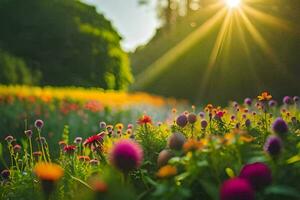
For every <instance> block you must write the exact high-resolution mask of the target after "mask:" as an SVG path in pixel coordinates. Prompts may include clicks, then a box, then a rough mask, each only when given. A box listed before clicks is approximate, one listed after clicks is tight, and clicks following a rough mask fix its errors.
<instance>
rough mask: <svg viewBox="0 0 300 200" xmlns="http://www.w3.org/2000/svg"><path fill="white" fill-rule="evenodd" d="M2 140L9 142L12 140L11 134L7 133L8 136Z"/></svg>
mask: <svg viewBox="0 0 300 200" xmlns="http://www.w3.org/2000/svg"><path fill="white" fill-rule="evenodd" d="M4 140H5V141H6V142H8V143H11V142H12V141H14V137H13V136H11V135H8V136H6V137H5V139H4Z"/></svg>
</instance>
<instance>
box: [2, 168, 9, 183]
mask: <svg viewBox="0 0 300 200" xmlns="http://www.w3.org/2000/svg"><path fill="white" fill-rule="evenodd" d="M1 176H2V178H3V179H5V180H6V179H8V178H9V176H10V171H9V170H8V169H5V170H3V171H2V172H1Z"/></svg>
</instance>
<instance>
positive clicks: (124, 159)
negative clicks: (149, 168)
mask: <svg viewBox="0 0 300 200" xmlns="http://www.w3.org/2000/svg"><path fill="white" fill-rule="evenodd" d="M142 160H143V150H142V148H141V147H140V145H138V144H137V143H136V142H134V141H132V140H130V139H124V140H120V141H118V142H117V143H116V144H115V145H114V147H113V149H112V151H111V152H110V163H111V164H112V165H114V166H115V167H116V168H117V169H119V170H120V171H122V172H124V173H128V172H130V171H132V170H134V169H137V168H138V167H139V166H140V165H141V163H142Z"/></svg>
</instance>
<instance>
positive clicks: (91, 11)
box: [0, 0, 132, 89]
mask: <svg viewBox="0 0 300 200" xmlns="http://www.w3.org/2000/svg"><path fill="white" fill-rule="evenodd" d="M0 24H1V32H0V48H2V49H4V50H6V51H8V52H10V53H11V54H13V55H15V56H17V57H21V58H23V59H24V61H25V63H26V64H27V66H28V67H29V68H30V69H31V70H33V71H40V72H41V74H42V78H41V82H40V83H41V84H42V85H80V86H99V87H102V88H105V89H125V88H126V87H127V85H128V84H129V83H130V82H131V81H132V76H131V72H130V68H129V61H128V57H127V55H126V53H125V52H123V50H122V49H121V47H120V39H121V38H120V36H119V35H118V33H117V32H116V31H115V30H114V28H113V27H112V25H111V23H110V22H109V21H108V20H107V19H105V17H104V16H103V15H101V14H99V13H97V12H96V9H95V7H92V6H88V5H85V4H83V3H81V2H79V1H74V0H64V1H61V0H28V1H18V0H9V1H1V4H0Z"/></svg>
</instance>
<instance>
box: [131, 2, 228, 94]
mask: <svg viewBox="0 0 300 200" xmlns="http://www.w3.org/2000/svg"><path fill="white" fill-rule="evenodd" d="M225 14H226V8H222V9H220V10H219V11H218V12H217V13H216V14H214V15H213V16H212V17H211V18H209V19H208V20H207V21H206V22H205V23H203V24H202V25H201V26H199V27H198V28H197V29H196V30H195V31H194V32H192V33H190V34H189V35H188V36H187V37H186V38H185V39H183V40H182V41H181V42H179V43H178V44H177V45H176V46H175V47H173V48H172V49H170V50H169V51H168V52H166V53H165V54H164V55H163V56H161V57H160V58H159V59H158V60H156V61H155V62H154V63H153V64H151V65H150V66H149V67H148V68H147V69H146V70H145V71H144V72H142V74H140V75H138V76H137V80H136V84H135V86H136V87H139V88H143V87H145V86H147V85H148V84H149V83H151V81H152V79H153V78H155V77H156V76H157V75H159V74H160V73H162V72H164V71H165V70H167V69H168V67H170V66H171V64H172V63H173V62H174V61H176V59H177V58H178V57H180V56H182V55H183V54H184V53H185V52H186V51H187V50H188V49H190V48H191V47H192V46H193V45H194V44H195V43H197V42H199V41H200V40H202V39H203V38H204V37H205V36H207V35H208V33H209V32H210V31H211V30H212V29H213V27H214V26H215V25H216V24H218V22H219V21H220V20H221V19H222V18H223V17H224V15H225ZM144 77H147V79H145V78H144ZM139 88H136V89H139Z"/></svg>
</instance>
